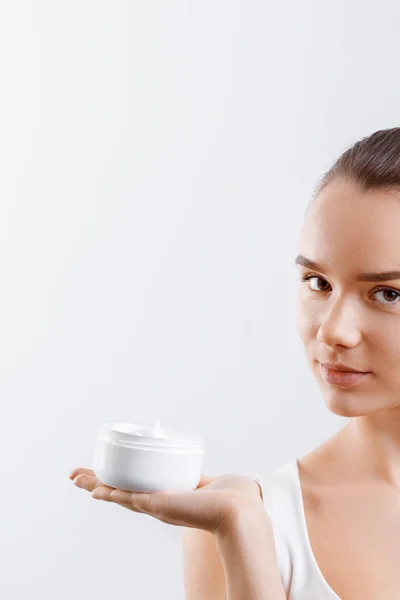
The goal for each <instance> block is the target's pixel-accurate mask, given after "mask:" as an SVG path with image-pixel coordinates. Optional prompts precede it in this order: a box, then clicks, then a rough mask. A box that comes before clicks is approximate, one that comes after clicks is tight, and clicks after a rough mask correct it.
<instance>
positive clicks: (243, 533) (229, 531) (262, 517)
mask: <svg viewBox="0 0 400 600" xmlns="http://www.w3.org/2000/svg"><path fill="white" fill-rule="evenodd" d="M214 534H215V537H216V543H217V547H220V548H222V547H224V546H226V547H228V546H229V544H230V543H238V542H239V543H246V542H247V541H248V540H255V539H256V540H257V542H260V541H262V540H264V541H265V542H266V543H267V544H268V543H271V542H272V543H273V544H274V534H273V528H272V523H271V520H270V518H269V515H268V513H267V511H266V510H265V508H264V506H263V505H261V506H259V505H258V504H257V505H247V506H243V507H241V508H240V509H239V510H236V511H234V512H232V513H231V514H230V516H229V517H227V518H226V519H225V520H224V522H223V524H222V525H221V526H220V527H219V528H218V529H217V530H216V531H215V532H214Z"/></svg>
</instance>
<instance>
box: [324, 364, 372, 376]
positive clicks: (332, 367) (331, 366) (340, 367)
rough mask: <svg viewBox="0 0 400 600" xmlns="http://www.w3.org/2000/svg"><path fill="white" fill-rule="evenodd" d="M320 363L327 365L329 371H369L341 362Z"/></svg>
mask: <svg viewBox="0 0 400 600" xmlns="http://www.w3.org/2000/svg"><path fill="white" fill-rule="evenodd" d="M321 365H323V366H325V367H327V368H328V369H330V370H331V371H338V372H339V373H369V371H358V370H357V369H354V368H352V367H349V366H347V365H344V364H342V363H328V362H326V363H321Z"/></svg>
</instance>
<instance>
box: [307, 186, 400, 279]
mask: <svg viewBox="0 0 400 600" xmlns="http://www.w3.org/2000/svg"><path fill="white" fill-rule="evenodd" d="M298 251H299V254H303V255H305V256H307V257H309V258H311V259H312V260H315V261H316V262H319V263H323V264H325V265H327V266H332V268H335V269H336V268H341V269H342V270H346V269H347V270H349V272H352V271H355V270H359V271H366V270H373V269H374V268H376V270H380V269H381V270H383V269H385V268H388V267H393V268H395V267H396V268H399V267H400V194H396V193H390V194H389V193H385V192H383V191H381V190H374V191H370V192H366V193H365V192H364V193H363V192H361V191H360V190H358V189H357V188H356V186H355V185H354V184H351V183H349V182H346V181H343V180H336V181H333V182H331V183H330V184H328V185H327V186H326V188H325V189H324V190H322V192H321V193H320V195H319V196H318V197H317V198H316V199H315V200H314V201H313V203H312V204H311V206H310V209H309V211H308V213H307V215H306V217H305V219H304V223H303V227H302V230H301V234H300V240H299V246H298Z"/></svg>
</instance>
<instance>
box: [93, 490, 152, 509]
mask: <svg viewBox="0 0 400 600" xmlns="http://www.w3.org/2000/svg"><path fill="white" fill-rule="evenodd" d="M154 495H155V494H154V493H145V492H127V491H126V490H120V489H118V488H110V487H108V486H104V485H100V486H99V487H96V488H95V489H94V490H93V492H92V498H95V500H105V501H106V502H115V503H116V504H120V505H121V506H124V507H126V508H130V509H131V510H135V511H136V512H146V511H145V508H147V509H149V507H150V505H151V504H152V501H151V500H149V498H148V496H154ZM153 503H154V500H153ZM154 516H155V515H154Z"/></svg>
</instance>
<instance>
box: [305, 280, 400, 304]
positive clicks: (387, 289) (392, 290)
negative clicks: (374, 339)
mask: <svg viewBox="0 0 400 600" xmlns="http://www.w3.org/2000/svg"><path fill="white" fill-rule="evenodd" d="M313 277H314V278H316V279H322V280H323V281H326V279H324V278H323V277H320V276H319V275H316V274H315V273H309V274H308V275H300V279H301V281H308V280H309V279H312V278H313ZM310 291H311V292H316V293H317V290H310ZM323 291H324V290H320V292H323ZM384 291H389V292H394V293H395V294H397V296H398V299H400V291H398V290H394V289H392V288H387V287H384V288H380V289H379V290H375V292H374V294H377V293H378V292H384ZM382 304H384V305H385V306H391V305H392V304H399V302H382Z"/></svg>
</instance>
